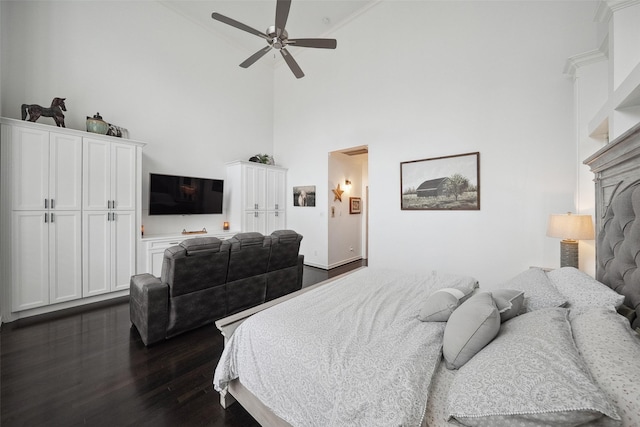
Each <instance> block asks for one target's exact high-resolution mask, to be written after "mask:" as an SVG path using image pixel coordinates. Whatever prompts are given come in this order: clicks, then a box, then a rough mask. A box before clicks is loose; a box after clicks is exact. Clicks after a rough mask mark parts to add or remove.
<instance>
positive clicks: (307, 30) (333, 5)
mask: <svg viewBox="0 0 640 427" xmlns="http://www.w3.org/2000/svg"><path fill="white" fill-rule="evenodd" d="M378 1H380V0H292V2H291V9H290V11H289V19H288V20H287V25H286V30H287V32H288V33H289V38H335V37H333V36H332V35H331V32H332V31H333V30H334V29H336V28H339V27H341V26H342V25H345V24H346V23H348V22H349V21H350V20H351V19H353V18H354V17H356V16H358V15H359V14H360V13H362V12H364V11H365V10H367V9H368V8H369V7H371V6H373V5H374V4H376V3H377V2H378ZM161 3H162V4H163V5H165V6H167V7H168V8H169V9H171V10H173V11H174V12H176V13H178V14H180V15H182V16H183V17H184V18H186V19H189V20H190V21H192V22H193V23H194V24H197V25H200V26H202V27H203V28H205V29H207V30H209V31H211V32H212V33H213V34H214V35H215V36H217V37H221V38H223V39H225V40H227V41H228V42H229V43H231V44H232V45H234V46H236V47H237V48H238V49H241V50H243V51H244V53H246V56H247V57H249V56H250V55H252V54H253V53H255V52H257V51H258V50H260V49H262V48H263V47H265V46H266V42H265V41H264V40H263V39H261V38H260V37H258V36H255V35H253V34H250V33H247V32H245V31H242V30H239V29H237V28H234V27H231V26H229V25H226V24H223V23H222V22H218V21H215V20H213V19H212V18H211V13H212V12H218V13H220V14H221V15H224V16H227V17H229V18H232V19H234V20H236V21H239V22H241V23H243V24H245V25H248V26H250V27H252V28H254V29H256V30H259V31H261V32H264V31H266V29H267V27H269V26H271V25H274V23H275V13H276V0H164V1H161ZM339 48H340V40H338V49H339ZM300 50H302V48H291V49H290V51H291V53H292V54H293V55H294V56H295V55H296V51H300ZM307 50H308V49H307ZM274 53H277V52H275V51H274ZM298 53H299V52H298ZM229 59H230V60H234V59H235V60H237V58H229ZM244 59H245V58H244V57H243V58H242V60H244ZM242 60H241V61H238V63H240V62H242ZM259 61H260V62H267V63H269V62H270V63H271V64H276V63H279V62H281V61H282V57H281V56H280V55H279V54H277V55H274V54H271V53H269V54H267V55H265V56H264V57H263V58H262V59H260V60H259Z"/></svg>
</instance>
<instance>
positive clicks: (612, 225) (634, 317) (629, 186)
mask: <svg viewBox="0 0 640 427" xmlns="http://www.w3.org/2000/svg"><path fill="white" fill-rule="evenodd" d="M584 164H586V165H588V166H589V167H590V168H591V171H592V172H593V173H594V174H595V179H594V182H595V191H596V206H595V212H596V232H597V237H596V279H597V280H598V281H600V282H602V283H604V284H605V285H607V286H609V287H611V288H612V289H614V290H615V291H616V292H618V293H620V294H622V295H624V296H625V305H624V307H626V308H624V307H623V308H622V309H621V314H623V315H625V316H626V317H627V318H628V319H629V320H630V322H631V323H632V325H633V327H634V328H640V269H638V264H640V217H638V220H637V221H636V216H637V215H636V214H639V215H640V124H638V125H637V126H635V127H633V128H632V129H630V130H629V131H627V132H625V133H624V134H623V135H621V136H620V137H618V138H616V139H615V140H613V141H611V142H610V143H608V144H607V145H606V146H604V147H603V148H602V149H600V150H598V151H597V152H596V153H594V154H593V155H592V156H590V157H589V158H587V159H586V160H585V161H584ZM346 274H349V273H346ZM342 276H344V275H342ZM342 276H337V277H335V278H332V279H329V280H326V281H324V282H321V283H318V284H316V285H313V286H310V287H307V288H303V289H301V290H299V291H297V292H294V293H292V294H289V295H285V296H284V297H281V298H278V299H276V300H273V301H269V302H267V303H265V304H262V305H260V306H257V307H254V308H251V309H249V310H246V311H243V312H240V313H238V314H235V315H232V316H229V317H226V318H224V319H220V320H218V321H217V322H216V326H217V327H218V329H219V330H220V331H221V332H222V335H224V337H225V344H226V341H227V340H228V339H229V338H230V337H231V335H232V334H233V331H235V329H236V328H237V327H238V326H239V325H240V324H241V323H242V322H243V321H244V320H245V319H247V318H248V317H249V316H251V315H253V314H255V313H257V312H259V311H262V310H264V309H266V308H268V307H271V306H273V305H275V304H278V303H280V302H282V301H286V300H287V299H290V298H294V297H296V296H297V295H300V294H302V293H305V292H308V291H310V290H312V289H315V288H316V287H319V286H323V285H325V284H327V283H330V282H332V281H334V280H336V279H338V278H340V277H342ZM236 400H237V401H238V402H239V403H240V404H241V405H242V406H243V407H244V408H245V409H246V410H247V412H249V414H251V416H253V418H255V420H256V421H257V422H259V423H260V425H264V426H274V427H291V425H290V424H289V423H287V422H286V421H284V420H283V419H282V418H279V417H278V416H276V415H275V414H274V413H273V412H271V411H270V410H269V409H268V408H267V407H266V406H265V405H264V404H262V402H260V400H259V399H258V398H257V397H255V396H254V395H253V394H252V393H251V392H250V391H249V390H247V389H246V388H245V387H244V386H243V385H242V383H241V382H240V381H239V380H234V381H232V382H231V383H230V384H229V386H228V388H227V390H226V391H224V392H222V393H220V403H221V405H222V406H223V407H225V408H227V407H228V406H229V405H231V404H232V403H233V402H235V401H236Z"/></svg>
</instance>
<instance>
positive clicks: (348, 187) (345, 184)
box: [344, 179, 351, 191]
mask: <svg viewBox="0 0 640 427" xmlns="http://www.w3.org/2000/svg"><path fill="white" fill-rule="evenodd" d="M344 186H345V187H346V188H347V191H349V190H351V181H349V180H348V179H345V180H344Z"/></svg>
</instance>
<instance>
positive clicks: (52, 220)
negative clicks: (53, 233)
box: [51, 206, 55, 222]
mask: <svg viewBox="0 0 640 427" xmlns="http://www.w3.org/2000/svg"><path fill="white" fill-rule="evenodd" d="M52 207H53V206H52ZM54 221H55V217H54V216H53V212H51V222H54Z"/></svg>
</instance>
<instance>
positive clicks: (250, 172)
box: [242, 165, 266, 210]
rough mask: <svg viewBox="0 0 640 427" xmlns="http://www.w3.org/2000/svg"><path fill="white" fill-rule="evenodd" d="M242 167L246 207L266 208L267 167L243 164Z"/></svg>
mask: <svg viewBox="0 0 640 427" xmlns="http://www.w3.org/2000/svg"><path fill="white" fill-rule="evenodd" d="M242 168H243V170H242V181H243V185H244V188H243V190H244V195H243V202H244V209H245V210H251V209H265V207H266V197H265V179H266V170H265V168H264V167H263V166H253V165H243V166H242Z"/></svg>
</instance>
